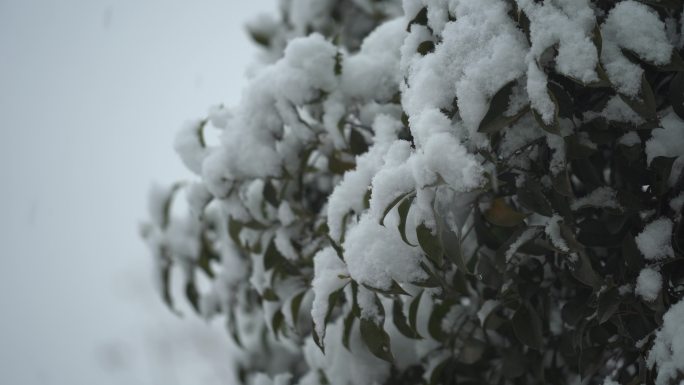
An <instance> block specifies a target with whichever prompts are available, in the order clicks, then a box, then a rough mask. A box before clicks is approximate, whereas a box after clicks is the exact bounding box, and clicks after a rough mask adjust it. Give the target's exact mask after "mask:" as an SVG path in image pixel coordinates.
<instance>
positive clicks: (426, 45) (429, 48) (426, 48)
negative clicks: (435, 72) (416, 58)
mask: <svg viewBox="0 0 684 385" xmlns="http://www.w3.org/2000/svg"><path fill="white" fill-rule="evenodd" d="M416 51H417V52H418V53H419V54H421V55H423V56H425V55H427V54H429V53H431V52H434V51H435V42H433V41H432V40H426V41H424V42H422V43H420V44H418V48H417V49H416Z"/></svg>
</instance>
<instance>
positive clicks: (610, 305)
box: [597, 288, 621, 325]
mask: <svg viewBox="0 0 684 385" xmlns="http://www.w3.org/2000/svg"><path fill="white" fill-rule="evenodd" d="M620 302H621V301H620V293H619V291H618V289H617V288H612V289H609V290H606V291H604V292H603V293H602V294H601V296H600V297H599V301H598V310H597V317H598V322H599V325H600V324H602V323H604V322H606V321H608V320H609V319H610V318H611V317H612V316H613V314H615V312H616V311H617V310H618V309H619V308H620Z"/></svg>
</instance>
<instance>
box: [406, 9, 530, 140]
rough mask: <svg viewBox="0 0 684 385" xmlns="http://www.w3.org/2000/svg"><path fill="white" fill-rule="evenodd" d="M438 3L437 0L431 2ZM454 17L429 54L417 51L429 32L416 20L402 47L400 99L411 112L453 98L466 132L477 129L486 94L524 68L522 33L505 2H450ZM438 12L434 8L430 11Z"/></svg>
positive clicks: (438, 105) (448, 104)
mask: <svg viewBox="0 0 684 385" xmlns="http://www.w3.org/2000/svg"><path fill="white" fill-rule="evenodd" d="M435 6H437V5H435ZM449 8H450V11H451V14H452V15H453V16H454V17H455V19H456V20H455V21H450V22H447V23H446V25H445V26H444V29H443V30H442V32H441V36H442V42H441V43H439V44H437V46H436V47H435V51H434V52H433V53H430V54H427V55H425V56H420V54H417V53H415V52H416V51H415V50H416V47H417V46H418V44H420V43H421V42H422V41H425V40H429V33H428V32H427V31H426V30H425V29H424V28H421V27H420V26H417V25H414V26H412V28H411V32H410V34H409V36H408V37H407V39H406V41H405V42H404V46H403V48H402V53H403V55H402V70H403V71H405V76H406V77H407V84H406V85H404V86H402V104H403V106H404V108H405V110H406V112H407V114H408V115H409V117H413V116H415V115H418V114H419V113H420V112H422V111H423V110H424V109H426V108H434V109H441V108H451V104H452V102H453V101H454V98H457V104H458V109H459V114H460V116H461V119H462V120H463V123H464V125H465V127H466V128H467V130H468V132H469V133H470V136H471V137H472V138H473V140H475V141H476V142H477V144H479V145H484V143H483V138H482V137H480V136H479V135H478V134H477V128H478V126H479V123H480V120H482V117H483V116H484V115H485V113H486V111H487V107H488V103H489V99H490V98H491V97H492V96H493V95H494V94H495V93H496V92H497V91H498V90H500V89H501V88H502V87H503V86H504V85H505V84H507V83H508V82H510V81H512V80H514V79H516V78H518V77H520V76H521V75H523V73H524V71H525V62H524V53H525V52H526V50H527V47H526V46H527V44H526V42H525V37H524V36H523V35H522V32H520V31H519V30H518V29H517V28H516V27H515V25H514V24H513V22H512V20H511V19H510V18H509V17H508V15H507V10H508V9H507V8H508V7H507V6H506V4H505V3H503V2H499V1H495V0H486V1H482V0H464V1H458V2H455V1H453V2H450V4H449ZM433 12H436V11H433Z"/></svg>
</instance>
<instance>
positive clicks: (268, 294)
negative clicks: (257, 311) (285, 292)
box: [261, 287, 280, 302]
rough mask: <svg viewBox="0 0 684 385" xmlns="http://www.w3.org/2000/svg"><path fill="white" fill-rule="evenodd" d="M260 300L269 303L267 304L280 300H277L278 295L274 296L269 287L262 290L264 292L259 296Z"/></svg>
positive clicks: (274, 293)
mask: <svg viewBox="0 0 684 385" xmlns="http://www.w3.org/2000/svg"><path fill="white" fill-rule="evenodd" d="M261 298H263V300H264V301H269V302H275V301H278V300H280V298H278V295H277V294H276V292H275V291H274V290H273V289H272V288H270V287H269V288H266V290H264V292H263V293H262V294H261Z"/></svg>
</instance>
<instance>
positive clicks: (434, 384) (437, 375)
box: [428, 357, 451, 385]
mask: <svg viewBox="0 0 684 385" xmlns="http://www.w3.org/2000/svg"><path fill="white" fill-rule="evenodd" d="M450 362H451V357H447V358H445V359H444V360H443V361H442V362H440V363H439V364H437V365H435V367H434V368H433V369H432V372H431V373H430V376H429V378H430V381H429V383H428V384H429V385H439V384H443V383H444V382H443V381H442V377H443V375H444V369H446V368H447V366H448V365H449V363H450Z"/></svg>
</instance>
